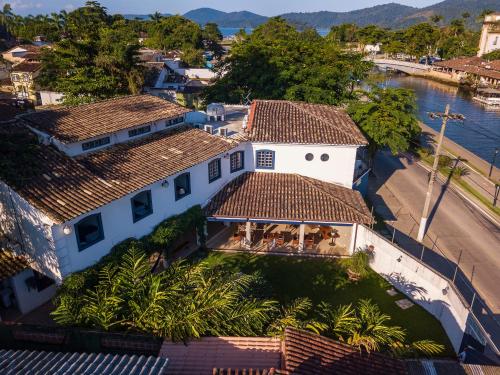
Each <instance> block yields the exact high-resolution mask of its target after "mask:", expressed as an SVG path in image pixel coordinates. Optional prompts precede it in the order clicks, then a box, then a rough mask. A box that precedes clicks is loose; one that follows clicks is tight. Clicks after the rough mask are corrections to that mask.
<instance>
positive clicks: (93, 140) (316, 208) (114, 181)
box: [0, 95, 372, 283]
mask: <svg viewBox="0 0 500 375" xmlns="http://www.w3.org/2000/svg"><path fill="white" fill-rule="evenodd" d="M249 111H250V114H249V116H248V122H247V123H246V127H245V128H242V127H241V126H240V132H238V133H235V134H229V133H228V132H223V131H221V130H220V129H219V133H221V134H222V135H221V136H218V135H213V134H212V129H210V131H204V130H201V129H196V128H194V127H192V126H188V125H187V123H192V122H197V121H196V120H195V119H196V118H198V117H199V114H198V113H196V112H190V111H189V110H188V109H186V108H183V107H181V106H179V105H176V104H173V103H170V102H168V101H165V100H162V99H160V98H157V97H154V96H151V95H135V96H127V97H120V98H116V99H111V100H107V101H102V102H97V103H93V104H85V105H81V106H77V107H71V108H58V109H54V110H46V111H39V112H35V113H32V114H28V115H25V116H23V117H22V119H21V120H20V121H19V122H18V123H16V124H11V125H5V126H3V127H1V128H0V136H1V137H4V138H5V139H10V140H11V142H13V143H15V142H20V145H19V146H20V147H24V145H25V144H26V143H28V147H29V149H30V155H31V157H32V158H33V160H42V161H43V162H40V163H39V164H38V165H36V167H34V166H33V162H32V161H30V160H29V159H27V158H24V157H19V158H17V159H14V160H12V158H11V159H9V163H13V164H11V165H12V167H13V168H16V169H25V168H27V167H28V165H26V164H25V163H28V164H29V167H31V168H32V169H33V170H32V175H31V176H30V177H29V178H25V179H23V181H22V182H21V183H20V182H18V181H16V180H9V181H3V183H1V184H0V226H1V227H2V228H1V229H2V230H3V231H4V232H5V233H6V235H7V236H9V238H10V239H11V242H12V243H17V247H16V250H19V249H20V250H22V252H23V253H24V254H26V256H28V257H29V258H30V260H32V261H33V262H34V263H36V264H37V266H38V269H39V270H40V272H43V273H44V274H45V275H47V276H49V277H51V278H52V279H54V280H55V281H56V282H57V283H60V282H61V281H62V279H63V278H64V277H66V276H67V275H69V274H70V273H72V272H75V271H79V270H82V269H84V268H86V267H88V266H91V265H93V264H95V263H96V262H97V261H98V260H99V259H100V258H101V257H102V256H104V255H106V254H107V253H108V252H109V251H110V249H111V248H112V247H113V246H114V245H116V244H117V243H119V242H121V241H123V240H125V239H127V238H130V237H136V238H139V237H142V236H144V235H146V234H148V233H150V232H151V231H152V229H153V228H154V227H155V226H156V225H158V223H160V222H161V221H163V220H165V219H166V218H168V217H170V216H172V215H176V214H180V213H182V212H184V211H185V210H186V209H188V208H190V207H192V206H194V205H201V206H202V207H204V210H205V213H206V215H207V218H208V220H209V222H210V223H209V224H210V226H211V227H212V228H208V227H207V231H210V230H212V229H213V227H214V226H217V224H219V225H222V229H223V228H225V227H226V226H227V225H236V224H237V223H243V224H244V225H246V228H247V237H251V233H250V231H251V230H252V227H253V225H255V224H257V225H260V224H266V225H267V224H272V223H279V224H287V225H289V226H294V227H295V228H296V229H297V231H298V233H299V232H300V236H299V238H298V239H297V245H298V248H299V251H308V247H307V246H306V245H307V241H309V239H308V237H307V236H305V235H307V233H305V231H306V229H307V228H306V226H307V225H311V226H312V225H314V226H322V227H326V228H330V230H333V229H334V228H337V229H338V231H339V233H341V234H342V236H344V237H343V238H341V239H339V240H342V241H343V243H344V247H345V251H346V252H352V251H353V248H354V241H355V238H354V236H353V233H354V232H355V231H353V229H354V228H355V227H356V225H357V224H359V223H371V221H372V218H371V215H370V212H369V210H368V208H367V207H366V204H365V203H364V201H363V199H362V197H361V195H360V193H359V192H357V191H355V190H353V189H352V187H353V179H354V177H355V174H356V173H355V168H356V165H357V163H358V160H357V155H358V149H360V148H363V147H364V146H365V145H366V144H367V141H366V139H365V138H364V137H363V135H362V134H361V132H360V130H359V129H358V128H357V127H356V125H355V124H354V123H353V122H352V120H351V119H350V118H349V116H348V115H347V114H346V113H345V112H344V111H343V110H341V109H339V108H336V107H332V106H327V105H313V104H306V103H294V102H287V101H255V102H254V103H253V104H252V106H251V107H250V109H249ZM212 124H213V123H212ZM35 134H36V136H35ZM38 142H40V143H41V145H40V146H39V147H33V146H29V144H30V143H38ZM1 157H2V156H1V155H0V158H1ZM221 223H222V224H221ZM15 229H17V230H15ZM23 239H25V241H24V242H22V240H23Z"/></svg>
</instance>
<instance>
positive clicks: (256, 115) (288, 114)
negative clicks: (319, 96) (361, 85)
mask: <svg viewBox="0 0 500 375" xmlns="http://www.w3.org/2000/svg"><path fill="white" fill-rule="evenodd" d="M249 117H250V121H249V123H248V134H249V139H250V140H252V141H256V142H270V143H300V144H329V145H366V144H368V142H367V140H366V138H365V137H364V136H363V134H362V133H361V131H360V130H359V128H358V127H357V126H356V124H355V123H354V122H353V121H352V120H351V118H350V117H349V115H348V114H347V113H346V112H345V111H344V110H343V109H341V108H338V107H334V106H331V105H324V104H309V103H303V102H290V101H284V100H255V101H254V102H253V103H252V107H251V113H250V116H249Z"/></svg>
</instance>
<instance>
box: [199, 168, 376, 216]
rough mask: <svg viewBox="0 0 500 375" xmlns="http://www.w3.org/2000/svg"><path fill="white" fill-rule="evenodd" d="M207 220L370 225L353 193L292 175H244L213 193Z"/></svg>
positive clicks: (368, 213) (355, 192) (252, 173)
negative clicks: (211, 218)
mask: <svg viewBox="0 0 500 375" xmlns="http://www.w3.org/2000/svg"><path fill="white" fill-rule="evenodd" d="M205 213H206V215H207V216H212V217H227V218H243V219H246V218H254V219H270V220H272V219H277V220H290V221H312V222H328V223H335V222H336V223H339V222H343V223H370V222H371V215H370V211H369V210H368V208H367V206H366V204H365V202H364V201H363V198H362V197H361V194H360V193H359V192H357V191H355V190H351V189H348V188H345V187H343V186H339V185H335V184H332V183H327V182H323V181H319V180H316V179H313V178H309V177H303V176H300V175H296V174H285V173H266V172H260V173H259V172H247V173H245V174H243V175H241V176H239V177H237V178H236V179H234V180H233V181H231V182H230V183H229V184H227V185H226V186H225V187H224V188H223V189H222V190H221V191H219V193H217V194H216V195H215V196H214V197H213V198H212V199H211V201H210V202H209V204H208V205H207V207H206V208H205Z"/></svg>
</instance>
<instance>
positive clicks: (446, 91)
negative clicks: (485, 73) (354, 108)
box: [383, 75, 500, 181]
mask: <svg viewBox="0 0 500 375" xmlns="http://www.w3.org/2000/svg"><path fill="white" fill-rule="evenodd" d="M383 85H384V86H386V87H401V88H406V89H411V90H413V91H414V92H415V95H416V97H417V104H418V117H419V119H420V121H421V122H422V123H424V124H425V125H426V126H427V127H429V128H430V129H432V130H433V131H435V132H438V131H439V130H440V127H441V119H439V118H434V119H433V118H430V117H429V115H428V113H429V112H443V111H444V109H445V106H446V104H450V107H451V112H453V113H461V114H463V115H464V116H465V121H463V122H458V121H450V122H449V123H448V126H447V129H446V134H445V136H446V138H447V139H448V140H449V141H450V142H453V143H454V144H455V145H456V146H452V145H451V144H450V145H449V146H450V148H451V149H453V150H455V151H456V152H454V154H459V155H460V156H462V157H464V158H466V159H468V160H470V163H471V164H473V166H476V169H479V170H480V171H481V172H482V173H483V174H484V175H488V172H489V164H490V162H491V161H492V159H493V155H494V153H495V149H496V148H500V112H495V111H487V110H485V109H484V107H482V106H481V105H480V104H479V103H477V102H475V101H473V100H472V96H471V95H470V93H468V92H466V91H463V90H460V89H459V88H457V87H456V86H450V85H448V84H443V83H438V82H436V81H433V80H429V79H426V78H419V77H412V76H401V75H388V76H387V77H386V80H385V82H384V83H383ZM424 130H425V129H424ZM458 147H460V148H458ZM450 151H451V150H450ZM495 166H496V172H495V173H496V174H495V176H497V177H496V181H498V179H499V177H498V168H499V167H500V155H499V157H497V159H496V161H495ZM485 171H486V172H485Z"/></svg>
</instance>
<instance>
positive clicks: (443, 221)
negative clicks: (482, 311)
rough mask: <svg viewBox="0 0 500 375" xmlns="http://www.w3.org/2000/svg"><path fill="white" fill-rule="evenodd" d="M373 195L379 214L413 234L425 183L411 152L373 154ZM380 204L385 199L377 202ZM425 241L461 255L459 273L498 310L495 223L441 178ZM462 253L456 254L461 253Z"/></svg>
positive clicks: (499, 237)
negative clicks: (409, 154)
mask: <svg viewBox="0 0 500 375" xmlns="http://www.w3.org/2000/svg"><path fill="white" fill-rule="evenodd" d="M374 172H375V175H376V179H375V180H376V181H374V182H375V186H373V184H372V186H371V194H370V195H371V196H372V199H373V197H375V200H378V203H377V202H374V204H375V206H376V208H377V205H378V210H377V211H379V213H381V214H382V216H383V217H384V220H386V221H388V222H391V223H393V224H394V227H396V228H397V229H398V230H400V231H402V232H404V233H406V234H408V235H409V236H410V237H413V238H416V235H417V231H418V222H419V220H420V215H421V213H422V207H423V204H424V200H425V193H426V190H427V183H428V172H427V170H425V169H424V168H423V167H422V166H420V165H419V164H417V163H416V162H415V161H414V160H412V159H411V158H405V157H394V156H392V155H391V154H390V153H388V152H380V153H378V154H377V156H376V158H375V164H374ZM381 205H385V208H384V207H381ZM427 234H428V235H427V236H426V238H425V240H424V243H425V245H426V246H428V247H429V248H432V249H433V250H431V251H435V252H436V253H437V254H440V255H443V256H445V257H446V258H447V259H449V260H451V262H453V263H457V262H458V259H459V257H460V262H459V264H460V269H461V270H462V272H463V276H465V277H467V279H469V280H472V285H473V286H474V288H475V289H476V290H477V291H478V292H479V294H480V295H481V296H482V298H483V299H484V300H485V302H486V303H487V305H488V307H489V308H490V310H491V311H492V313H493V314H494V315H496V316H497V318H498V317H499V316H500V227H499V225H498V224H497V223H496V222H495V221H494V220H493V219H491V218H489V217H488V216H487V215H485V214H483V213H482V212H481V211H480V210H479V209H478V208H477V207H475V206H474V204H473V203H471V202H470V201H468V200H467V199H466V198H464V197H463V196H461V195H460V194H458V193H457V192H456V191H455V190H454V189H453V188H452V187H451V185H450V184H447V183H446V181H441V180H438V181H436V183H435V184H434V191H433V197H432V203H431V215H430V218H429V225H428V232H427ZM460 254H461V256H460Z"/></svg>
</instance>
